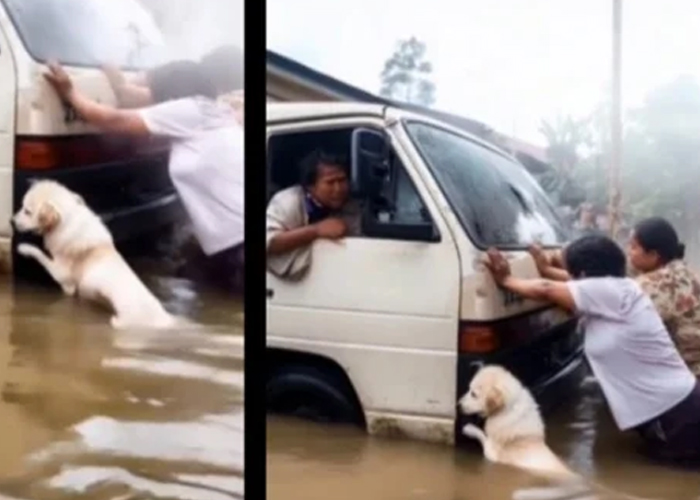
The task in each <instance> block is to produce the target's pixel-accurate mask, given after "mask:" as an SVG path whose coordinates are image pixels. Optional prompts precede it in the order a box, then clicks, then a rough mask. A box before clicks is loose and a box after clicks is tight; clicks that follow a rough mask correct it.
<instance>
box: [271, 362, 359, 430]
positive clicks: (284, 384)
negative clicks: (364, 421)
mask: <svg viewBox="0 0 700 500" xmlns="http://www.w3.org/2000/svg"><path fill="white" fill-rule="evenodd" d="M342 385H343V384H342V383H341V382H339V381H338V380H336V377H333V376H332V374H328V373H326V372H324V371H322V370H319V369H317V368H314V367H310V366H299V365H291V366H282V367H280V368H279V369H278V370H276V371H275V372H274V373H272V375H271V376H270V377H269V378H268V381H267V387H266V393H267V394H266V398H267V408H268V410H269V411H270V412H272V413H283V414H286V415H293V416H297V417H302V418H306V419H309V420H314V421H317V422H333V423H353V424H356V423H358V421H359V419H358V410H357V408H356V406H355V405H354V404H353V403H352V400H351V398H349V397H348V396H347V394H346V393H345V391H343V389H342Z"/></svg>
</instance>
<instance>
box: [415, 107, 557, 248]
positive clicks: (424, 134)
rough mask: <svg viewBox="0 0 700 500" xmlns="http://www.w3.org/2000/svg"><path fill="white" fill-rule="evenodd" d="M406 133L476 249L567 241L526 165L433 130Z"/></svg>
mask: <svg viewBox="0 0 700 500" xmlns="http://www.w3.org/2000/svg"><path fill="white" fill-rule="evenodd" d="M405 127H406V129H407V131H408V134H409V136H410V137H411V140H412V141H413V143H414V145H415V146H416V149H417V150H418V152H419V153H420V155H421V156H422V157H423V160H424V161H425V162H426V163H427V164H428V167H429V169H430V170H431V172H432V174H433V175H434V176H435V179H436V181H437V183H438V185H439V186H440V188H441V189H442V191H443V193H444V194H445V196H446V198H447V200H448V201H449V203H450V205H451V207H452V209H453V210H454V211H455V214H456V216H457V218H458V219H459V221H460V223H461V224H462V226H463V227H464V229H465V231H466V232H467V233H468V234H469V236H470V238H471V239H472V240H473V241H474V243H475V244H477V245H479V246H482V247H487V246H498V247H502V248H508V247H514V248H518V247H523V246H525V245H527V244H530V243H533V242H540V243H542V244H545V245H555V244H562V243H564V242H565V241H566V240H567V236H568V235H567V233H566V231H565V229H564V228H563V226H562V224H561V222H560V220H559V218H558V216H557V214H556V212H555V210H554V207H553V206H552V204H551V202H550V201H549V199H548V198H547V196H546V195H545V193H544V191H543V190H542V189H541V188H540V186H539V185H538V184H537V182H536V181H535V180H534V179H533V178H532V176H531V175H530V174H529V173H528V172H527V171H526V170H525V168H524V167H523V166H522V165H520V164H519V163H517V162H515V161H514V160H512V159H510V158H508V157H507V156H505V155H502V154H499V153H497V152H495V151H493V150H491V149H489V148H487V147H485V146H482V145H480V144H478V143H477V142H475V141H472V140H469V139H467V138H465V137H462V136H460V135H457V134H454V133H452V132H448V131H446V130H444V129H442V128H439V127H436V126H433V125H429V124H426V123H423V122H418V121H406V122H405Z"/></svg>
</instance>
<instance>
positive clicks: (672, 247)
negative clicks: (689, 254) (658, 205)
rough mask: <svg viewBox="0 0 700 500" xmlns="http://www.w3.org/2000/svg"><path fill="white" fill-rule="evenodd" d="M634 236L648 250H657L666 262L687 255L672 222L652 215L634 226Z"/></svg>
mask: <svg viewBox="0 0 700 500" xmlns="http://www.w3.org/2000/svg"><path fill="white" fill-rule="evenodd" d="M634 237H635V239H636V240H637V242H638V243H639V245H640V246H641V247H642V248H643V249H644V250H645V251H646V252H656V253H657V254H659V257H661V260H662V261H663V262H664V264H665V263H667V262H671V261H672V260H675V259H682V258H683V257H685V245H684V244H683V243H681V242H680V241H678V233H676V230H675V229H674V228H673V226H672V225H671V223H670V222H668V221H667V220H666V219H663V218H661V217H650V218H648V219H644V220H643V221H641V222H639V223H638V224H637V225H636V226H634Z"/></svg>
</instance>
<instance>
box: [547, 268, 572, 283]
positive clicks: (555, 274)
mask: <svg viewBox="0 0 700 500" xmlns="http://www.w3.org/2000/svg"><path fill="white" fill-rule="evenodd" d="M540 274H541V275H542V277H543V278H547V279H549V280H552V281H569V280H570V279H571V275H570V274H569V273H568V272H567V271H566V270H565V269H561V268H559V267H554V266H546V267H543V268H541V269H540Z"/></svg>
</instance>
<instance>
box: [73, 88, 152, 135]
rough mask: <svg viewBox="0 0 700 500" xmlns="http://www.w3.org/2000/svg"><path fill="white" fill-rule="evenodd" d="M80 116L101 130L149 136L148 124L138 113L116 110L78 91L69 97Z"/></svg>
mask: <svg viewBox="0 0 700 500" xmlns="http://www.w3.org/2000/svg"><path fill="white" fill-rule="evenodd" d="M67 100H68V102H69V103H70V104H71V105H72V106H73V107H74V108H75V111H76V112H77V113H78V115H79V116H80V117H81V118H82V119H84V120H85V121H86V122H88V123H89V124H90V125H94V126H95V127H98V128H99V129H102V130H104V131H107V132H116V133H122V134H130V135H149V134H150V131H149V130H148V127H146V123H145V122H144V120H143V118H142V117H141V115H140V114H139V113H138V112H137V111H130V110H122V109H116V108H113V107H111V106H106V105H104V104H100V103H99V102H96V101H93V100H92V99H90V98H88V97H85V96H84V95H82V94H81V93H80V92H78V91H73V92H71V93H70V94H68V96H67Z"/></svg>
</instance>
